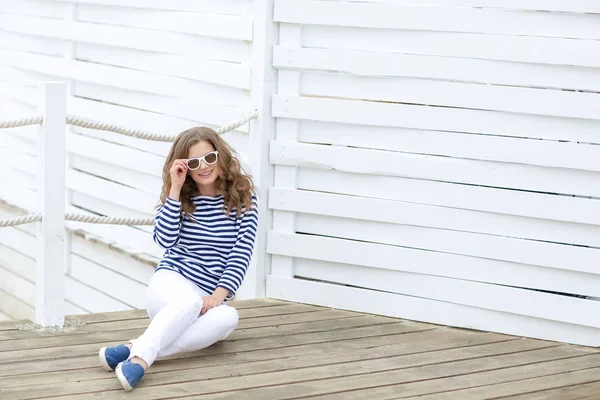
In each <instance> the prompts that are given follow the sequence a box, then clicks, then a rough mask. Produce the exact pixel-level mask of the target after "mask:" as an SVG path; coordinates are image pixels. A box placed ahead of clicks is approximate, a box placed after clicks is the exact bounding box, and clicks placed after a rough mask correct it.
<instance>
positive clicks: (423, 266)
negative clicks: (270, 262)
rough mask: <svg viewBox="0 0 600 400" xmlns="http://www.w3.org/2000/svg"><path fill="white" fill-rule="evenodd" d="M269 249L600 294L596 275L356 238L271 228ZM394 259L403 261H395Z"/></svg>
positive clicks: (329, 259)
mask: <svg viewBox="0 0 600 400" xmlns="http://www.w3.org/2000/svg"><path fill="white" fill-rule="evenodd" d="M267 251H268V252H269V253H270V254H276V255H285V256H288V257H297V258H299V259H309V260H321V261H326V262H333V263H342V264H347V265H360V266H363V267H369V268H378V269H379V268H380V269H385V270H390V271H404V272H410V273H415V274H425V275H434V276H441V277H448V278H455V279H461V280H467V281H475V282H487V283H493V284H500V285H506V286H512V287H522V288H529V289H541V290H548V291H554V292H560V293H579V294H585V295H589V296H597V295H598V294H599V293H598V291H599V288H598V285H599V284H600V282H599V280H600V276H599V275H597V274H591V273H580V272H575V271H568V270H562V269H556V268H544V267H536V266H533V265H526V264H517V263H511V262H503V261H498V260H488V259H483V258H477V257H469V256H461V255H457V254H450V253H440V252H436V251H426V250H418V249H412V248H405V247H400V246H387V245H382V244H377V243H367V242H360V241H354V240H352V241H349V240H343V239H337V238H329V237H323V236H313V235H294V234H285V233H280V232H275V231H270V232H269V236H268V244H267ZM390 260H402V261H401V262H391V261H390ZM304 267H306V265H304ZM370 271H371V270H369V273H370ZM342 276H345V274H343V275H342Z"/></svg>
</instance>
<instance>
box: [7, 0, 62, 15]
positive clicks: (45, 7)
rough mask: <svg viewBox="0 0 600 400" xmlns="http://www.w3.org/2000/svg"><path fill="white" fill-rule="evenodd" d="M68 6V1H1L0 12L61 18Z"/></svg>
mask: <svg viewBox="0 0 600 400" xmlns="http://www.w3.org/2000/svg"><path fill="white" fill-rule="evenodd" d="M68 7H69V3H58V2H54V1H47V0H18V1H3V2H0V13H7V14H17V15H28V16H36V17H46V18H58V19H61V18H63V17H64V16H65V13H66V12H67V9H68Z"/></svg>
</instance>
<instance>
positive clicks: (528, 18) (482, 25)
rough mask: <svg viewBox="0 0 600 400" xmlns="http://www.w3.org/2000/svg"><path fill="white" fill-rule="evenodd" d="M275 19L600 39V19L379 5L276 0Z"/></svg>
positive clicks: (339, 24)
mask: <svg viewBox="0 0 600 400" xmlns="http://www.w3.org/2000/svg"><path fill="white" fill-rule="evenodd" d="M274 20H275V21H277V22H287V23H296V24H311V25H334V26H356V27H366V28H377V29H408V30H420V31H421V30H422V31H446V32H469V33H492V34H500V35H523V36H550V37H559V38H563V37H566V38H582V39H598V38H600V16H597V15H594V14H583V15H580V14H579V15H578V14H566V13H531V12H521V11H510V10H494V9H481V8H466V7H465V8H450V7H435V6H429V7H423V6H422V5H421V4H419V5H418V6H411V5H398V4H389V3H379V2H360V3H358V2H356V3H355V2H341V1H340V2H333V1H307V0H276V1H275V11H274Z"/></svg>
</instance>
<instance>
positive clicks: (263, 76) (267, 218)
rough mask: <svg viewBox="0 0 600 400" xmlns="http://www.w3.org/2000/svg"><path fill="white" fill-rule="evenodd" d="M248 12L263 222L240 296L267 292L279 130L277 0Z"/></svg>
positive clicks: (254, 150) (254, 157) (254, 164)
mask: <svg viewBox="0 0 600 400" xmlns="http://www.w3.org/2000/svg"><path fill="white" fill-rule="evenodd" d="M248 13H249V14H251V16H252V18H253V19H254V32H253V38H254V41H253V43H252V81H251V87H250V88H251V97H250V107H251V108H252V109H253V110H256V111H257V112H258V118H257V119H255V120H253V121H251V122H250V123H249V126H250V134H249V148H248V150H249V155H250V157H249V164H250V170H251V173H252V176H253V180H254V184H255V187H256V190H257V197H258V202H259V203H258V207H259V209H258V212H259V222H258V230H257V235H256V239H255V244H254V252H253V256H252V259H251V262H250V266H249V268H248V271H247V272H246V276H245V278H244V282H243V283H242V285H241V287H240V288H239V289H238V291H237V293H236V298H238V299H251V298H260V297H264V296H265V291H266V287H265V284H266V275H267V273H268V272H269V271H268V270H269V266H270V265H271V258H270V256H269V255H268V254H267V251H266V247H267V231H268V229H270V227H271V223H272V216H271V212H270V211H269V208H268V205H267V202H268V200H267V196H268V190H269V187H270V186H271V185H272V180H273V167H272V166H271V165H270V163H269V158H268V154H269V144H270V140H271V139H272V138H273V133H274V130H275V129H274V127H275V122H274V119H273V118H272V116H271V98H272V95H273V94H274V93H275V88H276V76H275V70H274V69H273V67H272V61H271V60H272V50H273V45H274V44H275V42H276V29H277V27H276V25H275V24H274V23H273V0H259V1H254V3H253V5H252V7H251V8H249V9H248Z"/></svg>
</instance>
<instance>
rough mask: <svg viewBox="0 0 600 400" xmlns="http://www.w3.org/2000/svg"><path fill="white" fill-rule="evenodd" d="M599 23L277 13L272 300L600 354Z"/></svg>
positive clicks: (343, 11) (418, 10)
mask: <svg viewBox="0 0 600 400" xmlns="http://www.w3.org/2000/svg"><path fill="white" fill-rule="evenodd" d="M417 3H418V6H415V4H417ZM481 7H483V8H481ZM598 7H599V5H598V4H597V3H596V2H592V1H578V2H572V1H552V2H548V1H527V0H524V1H518V2H515V1H512V2H506V1H490V0H480V1H475V0H471V1H470V0H437V1H431V0H424V1H420V2H415V1H391V0H390V1H372V2H369V1H367V2H355V1H299V0H285V1H284V0H276V1H275V11H274V18H275V21H276V22H278V23H279V24H280V31H279V44H278V45H277V46H276V47H275V48H274V57H273V64H274V66H275V67H276V68H277V69H278V70H279V82H278V83H279V85H278V89H277V94H276V95H275V96H274V98H273V110H272V111H273V115H274V117H276V118H277V133H276V140H275V141H273V142H272V144H271V162H272V163H273V164H275V182H274V187H273V188H272V189H271V191H270V197H269V203H270V207H271V209H272V210H273V212H274V214H273V230H272V231H271V232H270V233H269V237H268V251H269V252H270V253H272V254H273V258H272V260H273V261H272V270H271V275H270V276H269V277H268V283H267V295H268V296H271V297H277V298H283V299H288V300H295V301H303V302H309V303H315V304H322V305H327V306H333V307H339V308H348V309H353V310H360V311H365V312H372V313H376V314H386V315H391V316H397V317H404V318H409V319H416V320H421V321H429V322H434V323H440V324H448V325H455V326H463V327H468V328H476V329H484V330H492V331H497V332H505V333H510V334H517V335H524V336H533V337H540V338H546V339H554V340H566V341H571V342H576V343H584V344H593V345H598V344H600V329H599V328H600V319H598V315H600V303H598V302H596V301H593V300H590V299H583V298H580V297H577V296H573V295H586V296H591V297H598V296H599V295H600V275H599V274H598V272H599V271H600V269H599V268H598V262H599V260H600V251H599V249H598V247H600V226H599V225H600V219H599V217H598V216H599V215H600V202H599V201H598V198H599V194H600V193H599V192H598V191H597V190H596V189H597V187H598V185H597V182H598V180H599V179H600V174H599V173H598V172H599V171H600V161H599V160H600V147H599V146H598V144H599V143H600V136H599V134H598V132H600V129H599V128H600V121H599V119H600V112H599V111H600V95H599V94H598V92H600V85H599V82H600V81H599V80H598V78H600V69H599V68H598V67H600V41H599V40H598V39H600V15H598V14H597V13H598V10H599V8H598ZM524 9H526V10H534V11H524ZM535 10H545V11H558V12H541V11H535ZM586 12H587V13H586ZM592 13H595V14H592Z"/></svg>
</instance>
